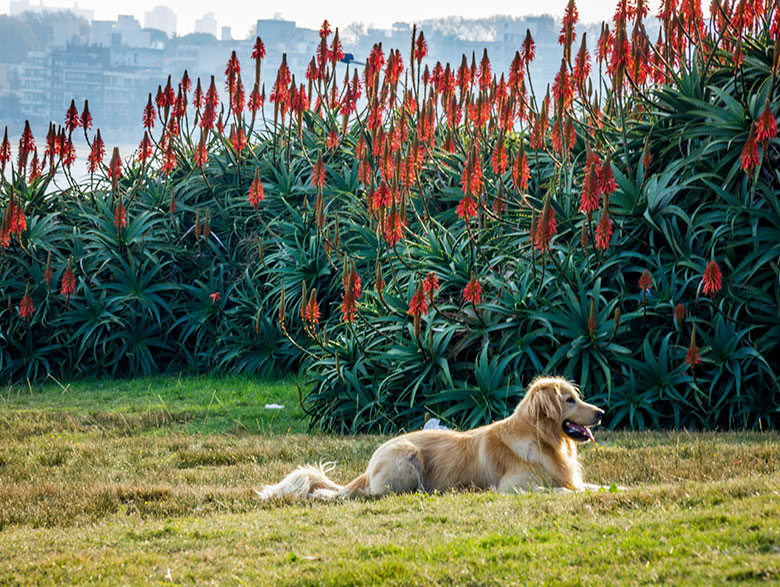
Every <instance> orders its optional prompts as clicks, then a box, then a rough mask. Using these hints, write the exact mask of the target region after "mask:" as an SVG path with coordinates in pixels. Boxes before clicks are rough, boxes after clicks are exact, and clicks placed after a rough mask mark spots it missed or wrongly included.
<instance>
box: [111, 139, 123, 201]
mask: <svg viewBox="0 0 780 587" xmlns="http://www.w3.org/2000/svg"><path fill="white" fill-rule="evenodd" d="M120 177H122V159H121V158H120V157H119V147H114V152H113V153H112V155H111V162H110V163H109V164H108V179H110V180H111V189H112V190H114V191H116V186H117V182H118V181H119V178H120Z"/></svg>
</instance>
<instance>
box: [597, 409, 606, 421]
mask: <svg viewBox="0 0 780 587" xmlns="http://www.w3.org/2000/svg"><path fill="white" fill-rule="evenodd" d="M604 413H605V412H604V410H601V409H599V408H596V417H597V418H598V420H599V422H601V419H602V418H603V417H604Z"/></svg>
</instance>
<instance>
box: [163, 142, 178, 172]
mask: <svg viewBox="0 0 780 587" xmlns="http://www.w3.org/2000/svg"><path fill="white" fill-rule="evenodd" d="M175 167H176V152H175V151H174V150H173V141H172V140H169V141H168V145H167V147H166V149H165V152H164V153H163V158H162V166H161V170H162V172H163V173H164V174H165V175H170V173H171V171H173V169H174V168H175Z"/></svg>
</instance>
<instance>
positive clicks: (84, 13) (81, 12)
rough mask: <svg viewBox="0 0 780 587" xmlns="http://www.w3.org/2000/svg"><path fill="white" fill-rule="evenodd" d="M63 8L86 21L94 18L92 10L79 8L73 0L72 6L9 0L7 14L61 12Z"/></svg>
mask: <svg viewBox="0 0 780 587" xmlns="http://www.w3.org/2000/svg"><path fill="white" fill-rule="evenodd" d="M65 10H67V11H69V12H72V13H73V14H75V15H76V16H79V17H81V18H83V19H84V20H86V21H87V22H92V19H93V18H95V11H94V10H89V9H87V8H79V3H78V2H74V3H73V6H72V7H71V8H68V7H67V6H46V5H44V3H43V0H41V2H40V3H38V4H30V0H11V6H10V9H9V11H8V14H10V15H11V16H19V15H20V14H22V13H23V12H37V13H39V14H40V13H44V12H62V11H65Z"/></svg>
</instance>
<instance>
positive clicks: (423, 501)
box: [0, 377, 780, 585]
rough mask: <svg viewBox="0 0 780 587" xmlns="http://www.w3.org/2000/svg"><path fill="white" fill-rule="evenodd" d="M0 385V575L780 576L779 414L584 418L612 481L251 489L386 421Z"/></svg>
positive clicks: (100, 386)
mask: <svg viewBox="0 0 780 587" xmlns="http://www.w3.org/2000/svg"><path fill="white" fill-rule="evenodd" d="M0 391H1V392H0V585H2V584H16V583H21V584H33V583H34V584H40V583H55V582H56V583H60V582H66V583H107V584H116V583H132V584H138V583H158V584H181V583H197V584H258V583H260V584H335V585H342V584H376V583H393V584H409V585H417V584H442V585H449V584H453V583H454V584H491V585H493V584H494V585H505V584H537V583H550V584H573V585H576V584H586V583H594V582H597V583H616V582H624V583H651V582H659V581H662V582H664V581H665V582H670V583H675V584H677V583H697V584H713V583H727V582H740V583H741V582H763V581H778V580H780V438H778V435H777V434H776V433H764V434H758V433H753V434H749V433H697V434H693V433H686V432H669V433H641V434H640V433H609V432H606V431H600V430H598V429H597V430H596V438H597V440H598V444H591V445H588V446H584V447H583V449H582V461H583V464H584V467H585V479H586V481H589V482H593V483H602V484H611V483H613V482H616V483H618V484H622V485H626V486H629V487H630V488H631V489H629V490H628V491H620V492H617V493H610V492H604V493H593V494H587V493H583V494H567V495H562V494H547V493H536V494H529V495H517V496H509V495H495V494H491V493H474V492H453V493H446V494H443V495H403V496H394V497H390V498H385V499H381V500H356V501H347V502H339V503H306V504H295V503H285V502H276V503H262V502H260V501H258V500H257V498H256V496H255V493H254V489H255V488H258V487H259V486H261V485H262V484H263V483H266V482H269V481H278V480H279V479H280V478H281V477H282V476H283V475H284V474H286V473H287V472H289V470H290V469H291V468H292V467H294V466H295V465H297V464H300V463H304V462H317V461H318V460H320V459H326V460H333V461H336V462H337V465H338V466H337V468H336V469H335V470H334V471H333V477H334V478H335V479H336V480H338V481H342V482H343V481H347V480H349V479H351V478H352V477H354V476H355V475H357V474H358V473H359V472H360V471H361V470H362V468H363V467H364V466H365V464H366V462H367V460H368V458H369V456H370V455H371V453H372V451H373V450H374V449H375V448H376V447H377V446H378V445H379V443H380V442H381V441H382V438H379V437H373V436H361V437H350V438H347V437H335V436H327V435H321V434H307V433H306V422H305V421H304V420H303V413H302V411H301V409H300V407H299V406H298V401H297V392H296V390H295V387H294V385H293V384H292V383H291V382H261V381H255V380H250V379H244V378H226V379H215V378H200V377H182V378H176V377H159V378H150V379H140V380H133V381H131V382H118V381H103V382H83V383H74V384H71V385H65V386H62V385H55V384H50V385H45V386H39V387H35V386H33V387H31V388H29V387H7V388H4V389H2V390H0ZM266 403H279V404H284V405H285V408H284V409H282V410H267V409H265V407H264V406H265V404H266Z"/></svg>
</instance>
